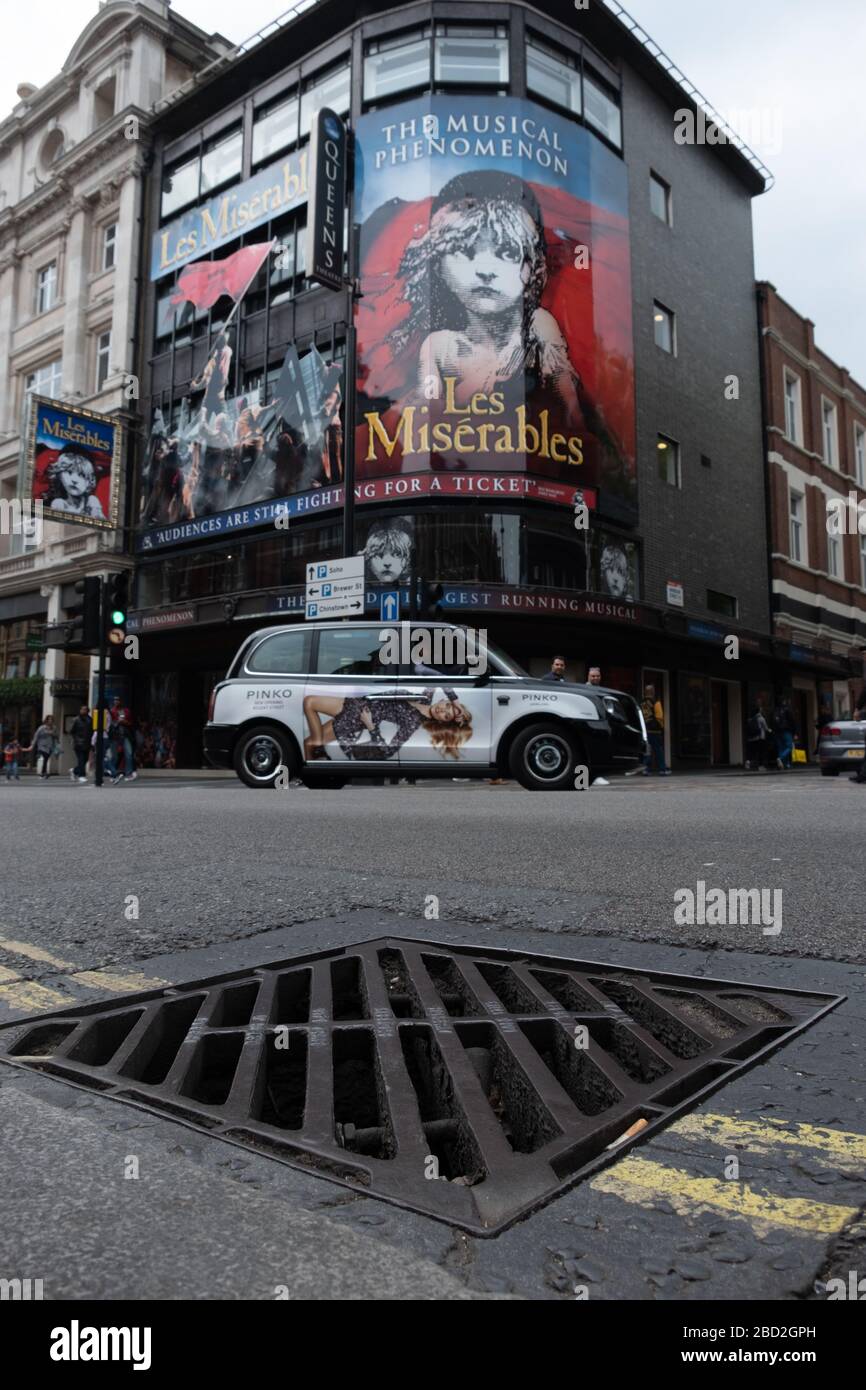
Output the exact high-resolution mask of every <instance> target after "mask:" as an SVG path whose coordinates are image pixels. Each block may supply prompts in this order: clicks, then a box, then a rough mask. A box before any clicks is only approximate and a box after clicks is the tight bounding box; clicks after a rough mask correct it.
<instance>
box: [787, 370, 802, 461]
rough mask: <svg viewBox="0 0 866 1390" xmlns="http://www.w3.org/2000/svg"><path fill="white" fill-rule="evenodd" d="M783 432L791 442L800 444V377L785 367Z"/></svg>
mask: <svg viewBox="0 0 866 1390" xmlns="http://www.w3.org/2000/svg"><path fill="white" fill-rule="evenodd" d="M785 434H786V435H787V436H788V438H789V439H790V441H791V443H792V444H800V443H801V441H802V434H801V431H800V378H799V377H798V376H795V375H794V373H793V372H789V371H788V369H787V367H786V368H785Z"/></svg>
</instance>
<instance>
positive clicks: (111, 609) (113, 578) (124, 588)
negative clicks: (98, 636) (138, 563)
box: [105, 570, 129, 646]
mask: <svg viewBox="0 0 866 1390" xmlns="http://www.w3.org/2000/svg"><path fill="white" fill-rule="evenodd" d="M128 611H129V570H120V571H119V573H117V574H112V575H110V576H109V580H108V602H107V604H106V610H105V623H106V627H107V628H108V640H109V642H112V643H114V644H115V645H117V646H119V645H120V643H121V642H122V641H123V639H124V637H125V636H126V617H127V613H128Z"/></svg>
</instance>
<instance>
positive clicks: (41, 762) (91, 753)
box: [2, 695, 169, 785]
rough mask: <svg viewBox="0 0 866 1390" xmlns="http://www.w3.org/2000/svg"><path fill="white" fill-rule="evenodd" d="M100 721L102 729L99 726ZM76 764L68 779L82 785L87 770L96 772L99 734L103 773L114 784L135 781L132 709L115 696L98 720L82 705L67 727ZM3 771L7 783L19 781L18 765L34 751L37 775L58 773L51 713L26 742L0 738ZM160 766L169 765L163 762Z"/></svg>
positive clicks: (57, 748)
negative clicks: (0, 740)
mask: <svg viewBox="0 0 866 1390" xmlns="http://www.w3.org/2000/svg"><path fill="white" fill-rule="evenodd" d="M100 724H101V726H102V727H101V730H100V728H99V725H100ZM69 733H70V737H71V738H72V749H73V753H74V755H75V765H74V767H71V768H70V769H69V780H70V781H71V782H76V783H79V784H81V785H84V784H85V783H86V782H87V781H88V772H90V773H92V774H95V770H96V750H97V743H98V741H99V738H100V733H101V737H102V748H103V754H102V757H103V762H102V768H103V775H104V777H105V779H106V781H110V782H112V783H114V784H116V783H118V782H123V781H129V782H134V781H135V780H136V778H137V777H138V772H137V771H136V748H135V745H136V742H138V737H137V735H136V734H135V733H134V731H133V718H132V711H131V710H130V709H129V708H128V707H127V706H126V705H124V704H123V703H122V702H121V699H120V696H119V695H117V696H115V698H114V700H113V701H112V703H111V705H110V706H109V708H108V709H106V710H104V711H103V717H102V719H101V720H97V719H96V718H95V717H94V713H93V712H92V711H91V709H90V707H89V706H88V705H82V706H81V708H80V709H79V711H78V714H77V715H76V716H75V718H74V719H73V721H72V724H71V726H70V729H69ZM2 747H3V771H4V774H5V779H6V781H7V782H20V781H21V767H22V764H23V760H24V758H25V757H26V756H29V755H30V754H33V767H34V770H35V772H36V774H37V776H38V777H39V778H41V779H42V780H43V781H47V780H48V779H49V778H50V777H51V776H52V775H54V776H57V775H58V765H59V761H60V752H61V743H60V737H59V734H58V731H57V727H56V725H55V723H54V717H53V715H50V714H47V715H46V716H45V718H44V719H43V721H42V723H41V724H40V725H39V727H38V729H37V730H36V732H35V733H34V735H33V737H32V739H31V740H30V742H29V743H28V744H22V743H20V742H19V740H18V738H17V737H15V736H14V735H13V736H11V737H9V738H5V739H3V740H2ZM162 765H163V766H168V765H169V764H168V762H164V763H163V764H162Z"/></svg>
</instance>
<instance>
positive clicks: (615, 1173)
mask: <svg viewBox="0 0 866 1390" xmlns="http://www.w3.org/2000/svg"><path fill="white" fill-rule="evenodd" d="M591 1185H592V1187H593V1188H594V1189H595V1190H596V1191H597V1192H610V1193H612V1194H613V1195H614V1196H616V1197H621V1198H622V1200H623V1201H625V1202H632V1203H638V1204H640V1205H646V1204H647V1203H649V1202H653V1201H657V1200H658V1199H660V1198H662V1199H664V1200H666V1201H668V1202H670V1204H671V1206H672V1207H673V1208H674V1210H675V1211H676V1212H677V1213H678V1214H679V1215H680V1216H693V1215H696V1214H697V1213H698V1212H699V1211H700V1210H709V1211H721V1212H725V1213H727V1214H728V1215H730V1216H739V1217H742V1218H743V1219H744V1220H746V1221H749V1222H750V1223H751V1224H752V1225H754V1226H755V1228H756V1229H759V1228H760V1227H761V1226H765V1227H772V1226H782V1227H784V1228H786V1229H787V1230H791V1231H799V1232H810V1233H812V1234H815V1235H833V1234H834V1233H835V1232H836V1231H839V1230H841V1228H842V1227H843V1226H844V1225H845V1224H846V1222H848V1221H850V1220H851V1219H852V1217H854V1216H856V1214H857V1208H856V1207H842V1206H835V1205H833V1204H832V1203H829V1202H811V1201H809V1200H808V1198H804V1197H775V1196H772V1195H771V1194H769V1193H766V1194H764V1193H760V1192H754V1191H753V1190H752V1188H750V1187H749V1185H748V1184H747V1183H741V1182H733V1181H732V1182H726V1181H724V1180H723V1179H719V1178H696V1177H694V1176H693V1175H692V1174H691V1173H687V1172H686V1170H685V1169H684V1168H667V1167H665V1166H664V1165H663V1164H661V1163H654V1162H652V1161H651V1160H649V1159H645V1158H634V1157H633V1158H624V1159H623V1160H622V1161H621V1162H620V1163H618V1164H617V1165H616V1167H615V1168H611V1169H610V1170H608V1171H607V1172H604V1173H600V1174H599V1175H598V1177H597V1178H593V1179H592V1183H591Z"/></svg>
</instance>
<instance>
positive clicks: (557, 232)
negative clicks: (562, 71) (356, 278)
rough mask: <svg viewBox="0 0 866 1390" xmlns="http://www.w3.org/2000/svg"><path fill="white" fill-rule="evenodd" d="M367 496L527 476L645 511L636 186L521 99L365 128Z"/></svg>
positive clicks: (438, 100)
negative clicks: (637, 496) (639, 484)
mask: <svg viewBox="0 0 866 1390" xmlns="http://www.w3.org/2000/svg"><path fill="white" fill-rule="evenodd" d="M356 149H357V156H356V157H357V166H356V185H357V188H358V199H357V212H356V219H357V221H358V223H359V224H360V232H359V238H360V280H361V298H360V301H359V305H358V309H357V318H356V326H357V330H358V378H357V387H358V410H357V416H356V422H355V423H356V459H357V471H358V477H359V479H362V478H365V477H367V478H373V477H383V476H387V475H391V474H395V473H417V472H433V473H435V472H448V471H452V472H454V471H471V470H483V471H486V472H490V473H501V474H507V473H510V474H514V473H515V472H522V473H526V474H531V475H536V476H539V477H544V478H551V479H555V480H557V481H558V482H565V483H568V484H573V485H574V486H575V487H589V488H593V487H603V488H605V489H607V490H608V491H610V492H612V493H614V494H616V495H618V496H619V497H621V498H622V499H623V500H624V501H633V500H634V491H635V414H634V367H633V344H632V325H631V283H630V267H629V240H628V212H627V190H626V175H625V169H624V167H623V165H622V161H621V160H620V159H618V158H617V156H616V155H615V154H614V153H613V152H612V151H610V150H609V149H608V148H607V147H606V146H605V145H604V144H603V143H602V142H601V141H600V140H598V139H596V137H595V136H593V135H591V134H590V133H589V132H588V131H587V130H585V129H583V128H582V127H581V126H579V125H577V124H576V123H574V122H572V121H570V120H568V119H567V118H566V117H564V116H560V115H557V114H556V113H555V112H552V111H548V110H547V109H545V108H542V107H539V106H537V105H535V104H534V103H532V102H526V101H520V100H517V99H514V98H501V99H497V101H496V102H495V103H494V106H493V108H492V109H491V106H490V103H489V101H486V100H484V99H483V98H475V97H456V98H450V97H449V98H445V97H436V96H432V97H424V98H419V99H418V100H416V101H412V102H407V103H405V104H403V105H401V106H398V107H389V108H387V110H384V111H381V112H374V113H371V114H369V115H367V116H364V117H363V118H362V119H361V120H360V121H359V123H358V129H357V141H356Z"/></svg>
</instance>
